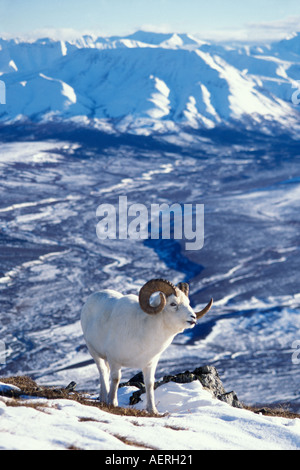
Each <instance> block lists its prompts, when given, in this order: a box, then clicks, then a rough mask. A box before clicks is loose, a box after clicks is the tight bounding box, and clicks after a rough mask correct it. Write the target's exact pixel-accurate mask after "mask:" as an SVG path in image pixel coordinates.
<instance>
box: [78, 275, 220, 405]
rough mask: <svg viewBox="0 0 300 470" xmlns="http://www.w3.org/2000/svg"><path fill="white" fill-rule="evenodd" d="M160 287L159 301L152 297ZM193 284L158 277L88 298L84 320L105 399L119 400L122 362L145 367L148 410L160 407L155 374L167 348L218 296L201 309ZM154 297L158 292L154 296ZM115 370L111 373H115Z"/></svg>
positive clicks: (127, 365) (143, 369) (107, 400)
mask: <svg viewBox="0 0 300 470" xmlns="http://www.w3.org/2000/svg"><path fill="white" fill-rule="evenodd" d="M156 292H157V293H158V292H159V295H158V296H157V299H156V302H155V304H154V305H153V302H151V304H150V297H151V296H152V295H153V294H154V293H156ZM188 292H189V286H188V284H186V283H179V284H178V286H175V285H173V284H172V283H171V282H169V281H166V280H164V279H152V280H151V281H149V282H147V283H146V284H145V285H144V286H143V287H142V288H141V290H140V292H139V296H137V295H132V294H131V295H122V294H120V293H119V292H116V291H114V290H103V291H101V292H96V293H95V294H92V295H90V296H89V298H88V299H87V301H86V303H85V305H84V307H83V310H82V314H81V326H82V331H83V335H84V338H85V341H86V344H87V347H88V350H89V352H90V354H91V356H92V357H93V359H94V360H95V362H96V365H97V367H98V370H99V374H100V401H102V402H105V403H108V404H111V405H113V406H118V399H117V391H118V386H119V382H120V379H121V368H122V367H130V368H133V369H141V370H142V371H143V375H144V382H145V386H146V398H147V410H148V411H149V412H150V413H157V410H156V407H155V403H154V374H155V370H156V366H157V363H158V360H159V358H160V355H161V353H162V352H163V351H164V350H165V349H166V348H167V347H168V346H169V345H170V344H171V342H172V340H173V338H174V336H176V335H177V334H178V333H181V332H182V331H183V330H184V329H186V328H193V327H194V326H195V324H196V321H197V319H198V318H200V317H202V316H203V315H204V314H205V313H206V312H208V310H209V309H210V308H211V306H212V302H213V300H212V299H211V301H210V302H209V304H208V305H207V306H206V307H205V308H204V309H203V310H201V312H198V313H195V312H194V311H193V309H192V308H191V306H190V302H189V298H188ZM152 299H153V297H152ZM109 375H110V377H109Z"/></svg>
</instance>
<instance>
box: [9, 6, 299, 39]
mask: <svg viewBox="0 0 300 470" xmlns="http://www.w3.org/2000/svg"><path fill="white" fill-rule="evenodd" d="M138 29H145V30H152V31H156V32H157V31H158V32H170V31H172V32H187V33H193V34H195V33H197V34H198V35H200V36H202V37H203V38H207V39H212V38H215V39H217V40H223V39H229V40H231V39H237V40H239V39H240V40H251V39H261V38H262V39H266V40H268V39H273V38H276V37H279V38H281V37H283V36H285V35H286V34H288V33H291V32H293V31H296V30H298V31H300V2H299V0H281V1H277V0H248V1H242V0H205V1H203V0H51V1H50V0H0V35H3V34H4V33H8V34H11V35H26V34H27V35H30V34H31V35H37V36H41V35H50V34H51V32H52V35H55V34H56V35H61V36H65V38H66V37H67V36H72V35H78V34H82V33H88V32H92V33H94V34H97V35H98V34H99V35H115V34H117V35H118V34H119V35H124V34H128V33H131V32H134V31H136V30H138Z"/></svg>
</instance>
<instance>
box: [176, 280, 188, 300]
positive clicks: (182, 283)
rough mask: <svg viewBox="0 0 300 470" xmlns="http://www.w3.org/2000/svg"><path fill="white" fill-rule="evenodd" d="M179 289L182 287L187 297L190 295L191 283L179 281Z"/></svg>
mask: <svg viewBox="0 0 300 470" xmlns="http://www.w3.org/2000/svg"><path fill="white" fill-rule="evenodd" d="M177 287H178V289H180V290H181V291H182V292H183V293H184V294H185V295H186V296H187V297H188V296H189V289H190V287H189V285H188V284H187V283H186V282H179V284H177Z"/></svg>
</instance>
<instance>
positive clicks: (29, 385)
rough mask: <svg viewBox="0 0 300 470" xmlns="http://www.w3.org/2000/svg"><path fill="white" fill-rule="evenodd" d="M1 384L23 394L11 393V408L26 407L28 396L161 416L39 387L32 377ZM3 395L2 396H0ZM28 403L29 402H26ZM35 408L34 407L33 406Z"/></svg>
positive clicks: (13, 379)
mask: <svg viewBox="0 0 300 470" xmlns="http://www.w3.org/2000/svg"><path fill="white" fill-rule="evenodd" d="M0 382H3V383H7V384H11V385H15V386H17V387H19V388H20V389H21V390H22V392H21V393H20V392H15V391H11V392H10V393H9V396H11V397H12V398H15V400H14V402H15V403H14V404H13V402H11V403H10V405H11V406H18V405H21V406H24V405H25V402H24V399H22V398H20V395H26V396H30V397H39V398H48V399H51V400H55V399H62V398H63V399H67V400H73V401H76V402H78V403H80V404H82V405H88V406H95V407H96V408H99V409H100V410H103V411H107V412H108V413H113V414H117V415H122V416H136V417H143V418H149V417H152V418H158V417H159V415H156V414H151V413H148V412H147V411H144V410H136V409H134V408H122V407H119V406H116V407H114V406H111V405H107V404H105V403H101V402H99V401H98V400H92V399H89V398H87V397H86V396H85V394H84V393H80V392H75V391H72V392H70V391H69V390H66V389H65V388H56V387H46V386H40V385H38V384H37V383H36V382H35V381H34V380H32V379H31V378H30V377H26V376H12V377H5V378H1V377H0ZM0 395H1V394H0ZM26 403H28V402H26ZM31 406H34V405H31ZM38 406H41V404H37V405H36V407H38Z"/></svg>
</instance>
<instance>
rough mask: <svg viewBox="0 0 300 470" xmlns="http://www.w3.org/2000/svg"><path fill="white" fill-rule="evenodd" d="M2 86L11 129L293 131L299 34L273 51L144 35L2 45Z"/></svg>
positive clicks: (2, 115) (0, 109) (0, 110)
mask: <svg viewBox="0 0 300 470" xmlns="http://www.w3.org/2000/svg"><path fill="white" fill-rule="evenodd" d="M0 79H1V81H2V82H3V83H4V86H5V91H6V104H1V106H0V120H1V121H6V122H7V121H15V120H20V119H24V118H25V119H26V118H29V119H30V120H32V121H45V120H53V119H72V120H75V121H76V122H78V121H79V122H81V123H86V122H88V123H89V124H90V123H92V124H94V125H96V127H100V128H101V129H106V130H110V131H111V130H114V129H117V130H119V131H123V130H125V131H127V132H128V131H129V132H135V133H142V134H148V133H150V132H152V131H158V132H164V131H171V132H172V131H176V130H177V129H178V126H188V127H191V128H192V129H198V128H213V127H215V126H218V125H220V124H221V125H224V124H227V125H228V124H229V125H231V124H232V125H238V126H245V127H246V128H247V129H249V128H250V129H251V128H253V127H254V128H259V129H260V130H266V131H268V132H269V131H270V128H272V126H276V127H277V126H280V127H283V128H285V129H289V130H296V129H297V126H298V125H299V123H300V119H299V118H300V113H299V110H300V107H299V104H298V101H299V99H298V95H300V92H298V88H300V85H299V82H298V80H300V33H299V34H294V35H291V36H290V37H289V38H287V39H285V40H282V41H279V42H276V43H273V44H271V45H268V46H266V45H264V46H254V45H252V46H249V45H248V46H245V45H239V46H233V45H231V46H228V45H221V44H213V43H208V42H204V41H202V40H198V39H197V38H196V37H193V36H191V35H188V34H158V33H149V32H143V31H138V32H136V33H134V34H132V35H130V36H127V37H98V38H96V37H92V36H84V37H82V38H81V39H77V40H74V41H69V42H63V41H54V40H52V39H49V38H45V39H39V40H36V41H34V42H25V41H24V40H20V39H10V40H5V39H0ZM2 85H3V84H2ZM2 95H3V93H2ZM293 97H294V99H293ZM0 100H1V97H0ZM3 102H4V99H3V96H2V103H3Z"/></svg>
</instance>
